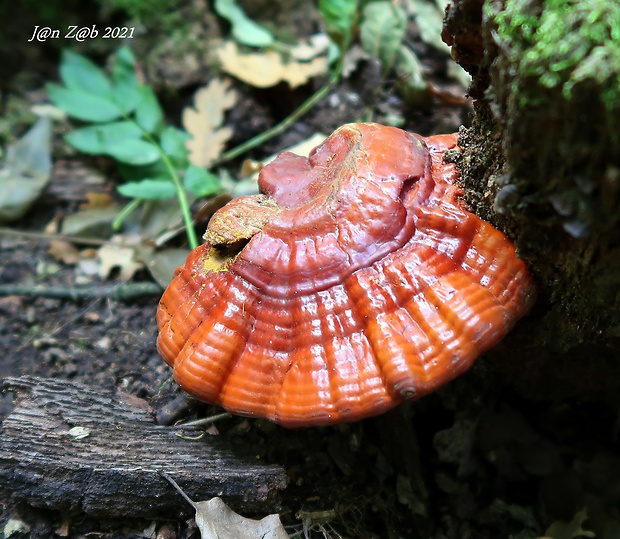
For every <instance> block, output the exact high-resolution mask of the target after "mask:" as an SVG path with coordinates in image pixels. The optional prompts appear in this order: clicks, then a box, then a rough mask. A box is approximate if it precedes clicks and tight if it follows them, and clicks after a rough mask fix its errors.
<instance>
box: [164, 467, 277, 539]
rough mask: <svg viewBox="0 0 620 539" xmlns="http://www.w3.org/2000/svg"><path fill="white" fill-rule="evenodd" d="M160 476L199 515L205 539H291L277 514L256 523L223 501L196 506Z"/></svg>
mask: <svg viewBox="0 0 620 539" xmlns="http://www.w3.org/2000/svg"><path fill="white" fill-rule="evenodd" d="M160 475H161V476H162V477H164V478H165V479H166V480H167V481H169V482H170V484H172V486H173V487H174V488H175V489H177V491H178V492H179V494H181V496H183V498H185V500H186V501H187V503H189V504H190V505H191V506H192V507H193V508H194V510H195V511H196V517H195V519H196V525H197V526H198V529H199V530H200V536H201V537H202V539H257V538H261V539H289V535H288V533H286V530H285V529H284V526H282V522H280V517H279V516H278V515H277V514H273V515H268V516H266V517H265V518H263V519H262V520H254V519H251V518H245V517H242V516H241V515H238V514H237V513H235V512H234V511H233V510H232V509H231V508H230V507H228V506H227V505H226V504H225V503H224V502H223V501H222V499H221V498H211V499H210V500H209V501H206V502H194V501H193V500H192V499H191V498H190V497H189V496H188V495H187V494H185V492H183V490H182V489H181V487H179V485H177V483H176V482H175V481H174V480H173V479H172V478H171V477H170V476H169V475H168V474H167V473H165V472H160Z"/></svg>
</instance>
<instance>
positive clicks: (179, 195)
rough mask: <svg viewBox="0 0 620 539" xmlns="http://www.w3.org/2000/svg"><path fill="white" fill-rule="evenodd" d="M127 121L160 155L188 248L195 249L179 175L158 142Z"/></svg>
mask: <svg viewBox="0 0 620 539" xmlns="http://www.w3.org/2000/svg"><path fill="white" fill-rule="evenodd" d="M127 119H128V120H129V121H131V122H134V123H135V124H136V125H137V126H138V127H140V129H141V130H142V132H143V133H144V136H145V137H146V138H147V139H148V140H149V142H151V143H152V144H154V145H155V147H156V148H157V151H158V152H159V155H161V158H162V161H163V162H164V165H165V166H166V170H167V171H168V174H170V179H171V180H172V183H174V187H175V189H176V191H177V199H178V201H179V206H180V207H181V215H182V216H183V224H184V225H185V232H186V233H187V240H188V242H189V246H190V248H191V249H195V248H196V247H198V245H199V243H198V237H197V236H196V231H195V230H194V223H193V221H192V214H191V211H190V208H189V202H188V201H187V196H186V195H185V189H183V184H182V183H181V179H180V178H179V175H178V174H177V171H176V169H175V168H174V165H173V164H172V161H170V158H169V157H168V155H167V154H166V152H164V150H163V149H162V147H161V146H160V145H159V142H157V140H155V139H154V138H153V136H152V135H151V134H150V133H149V132H148V131H145V130H144V129H142V127H141V126H140V125H138V124H137V123H136V122H135V121H134V120H132V119H131V118H127Z"/></svg>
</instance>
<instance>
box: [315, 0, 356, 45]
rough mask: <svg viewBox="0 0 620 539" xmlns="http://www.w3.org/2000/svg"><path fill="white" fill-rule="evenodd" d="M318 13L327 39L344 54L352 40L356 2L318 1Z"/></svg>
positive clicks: (338, 0)
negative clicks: (327, 36)
mask: <svg viewBox="0 0 620 539" xmlns="http://www.w3.org/2000/svg"><path fill="white" fill-rule="evenodd" d="M319 11H320V12H321V15H322V17H323V20H324V21H325V27H326V30H327V33H328V35H329V37H330V38H331V39H332V41H334V43H336V45H338V47H340V50H341V54H344V53H345V52H346V51H347V50H348V48H349V46H350V45H351V41H352V38H353V30H354V29H355V25H356V21H357V15H358V0H319Z"/></svg>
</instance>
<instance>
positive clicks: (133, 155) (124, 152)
mask: <svg viewBox="0 0 620 539" xmlns="http://www.w3.org/2000/svg"><path fill="white" fill-rule="evenodd" d="M105 153H106V155H110V156H112V157H114V159H116V160H117V161H121V162H122V163H127V164H128V165H148V164H150V163H154V162H155V161H157V160H158V159H159V158H160V153H159V149H158V148H157V146H155V144H152V143H150V142H146V141H145V140H140V139H125V140H118V141H116V142H115V143H109V144H107V145H106V152H105Z"/></svg>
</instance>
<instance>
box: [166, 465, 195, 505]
mask: <svg viewBox="0 0 620 539" xmlns="http://www.w3.org/2000/svg"><path fill="white" fill-rule="evenodd" d="M157 473H158V474H159V475H161V476H162V477H163V478H164V479H165V480H166V481H168V483H170V484H171V485H172V486H173V487H174V488H175V489H176V491H177V492H178V493H179V494H180V495H181V496H183V498H185V501H186V502H187V503H188V504H190V505H191V506H192V507H193V508H194V509H196V510H197V509H198V507H197V505H196V502H195V501H194V500H192V499H191V498H190V497H189V496H188V495H187V494H185V491H184V490H183V489H182V488H181V487H180V486H179V485H178V484H177V482H176V481H175V480H174V479H172V477H170V476H169V475H168V474H167V473H166V472H164V471H163V470H157Z"/></svg>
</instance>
